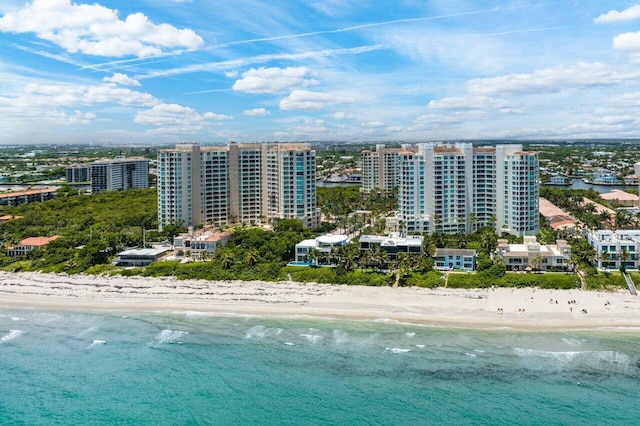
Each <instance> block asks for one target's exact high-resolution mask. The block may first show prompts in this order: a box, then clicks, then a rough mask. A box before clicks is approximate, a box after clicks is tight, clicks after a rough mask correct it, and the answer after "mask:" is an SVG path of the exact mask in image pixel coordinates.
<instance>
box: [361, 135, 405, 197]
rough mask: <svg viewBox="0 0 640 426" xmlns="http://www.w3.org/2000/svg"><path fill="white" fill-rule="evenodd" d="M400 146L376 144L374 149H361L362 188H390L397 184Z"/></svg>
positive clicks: (364, 189) (368, 189) (366, 190)
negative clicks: (389, 146) (392, 146)
mask: <svg viewBox="0 0 640 426" xmlns="http://www.w3.org/2000/svg"><path fill="white" fill-rule="evenodd" d="M401 151H403V150H402V149H401V148H385V146H384V145H382V144H379V145H376V150H375V151H369V150H366V151H362V190H363V191H364V192H369V191H371V190H372V189H376V188H379V189H383V190H385V191H389V190H392V189H394V188H396V187H397V186H398V154H399V153H400V152H401Z"/></svg>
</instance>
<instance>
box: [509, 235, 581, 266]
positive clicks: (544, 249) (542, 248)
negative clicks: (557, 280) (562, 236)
mask: <svg viewBox="0 0 640 426" xmlns="http://www.w3.org/2000/svg"><path fill="white" fill-rule="evenodd" d="M496 255H497V256H499V257H500V258H502V260H503V261H504V264H505V266H506V268H507V271H531V270H538V271H566V270H567V269H569V267H570V265H571V263H570V262H571V246H569V244H567V242H566V241H565V240H558V241H556V244H555V245H551V244H540V243H538V241H537V240H536V237H534V236H527V237H524V242H523V244H509V242H508V241H507V240H504V239H500V240H498V249H497V251H496Z"/></svg>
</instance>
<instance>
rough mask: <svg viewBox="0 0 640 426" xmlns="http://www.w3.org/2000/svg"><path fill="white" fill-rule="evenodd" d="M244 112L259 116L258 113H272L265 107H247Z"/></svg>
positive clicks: (244, 113)
mask: <svg viewBox="0 0 640 426" xmlns="http://www.w3.org/2000/svg"><path fill="white" fill-rule="evenodd" d="M242 114H243V115H248V116H257V115H269V114H271V113H270V112H269V111H268V110H266V109H265V108H254V109H245V110H244V111H242Z"/></svg>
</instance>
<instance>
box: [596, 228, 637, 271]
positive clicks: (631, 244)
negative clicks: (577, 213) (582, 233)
mask: <svg viewBox="0 0 640 426" xmlns="http://www.w3.org/2000/svg"><path fill="white" fill-rule="evenodd" d="M587 240H588V241H589V244H591V247H593V248H594V249H595V251H596V266H597V267H598V268H599V269H603V270H609V269H619V268H621V267H622V268H624V269H627V270H628V269H638V265H639V262H638V253H639V252H640V230H637V229H636V230H627V229H625V230H622V229H619V230H617V231H610V230H608V229H600V230H596V231H593V232H591V233H589V235H587Z"/></svg>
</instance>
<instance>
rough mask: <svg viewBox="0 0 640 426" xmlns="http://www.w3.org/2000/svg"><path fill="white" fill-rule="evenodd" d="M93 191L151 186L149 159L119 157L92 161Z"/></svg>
mask: <svg viewBox="0 0 640 426" xmlns="http://www.w3.org/2000/svg"><path fill="white" fill-rule="evenodd" d="M90 176H91V192H93V193H96V192H102V191H121V190H125V189H132V188H148V187H149V160H147V159H146V158H124V157H117V158H115V159H113V160H100V161H95V162H93V163H91V171H90Z"/></svg>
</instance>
